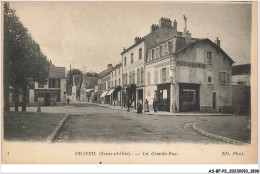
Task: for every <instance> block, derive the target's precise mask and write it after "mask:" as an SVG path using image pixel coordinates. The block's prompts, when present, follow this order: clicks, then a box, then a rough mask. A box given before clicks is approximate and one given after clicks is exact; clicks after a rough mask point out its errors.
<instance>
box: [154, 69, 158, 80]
mask: <svg viewBox="0 0 260 174" xmlns="http://www.w3.org/2000/svg"><path fill="white" fill-rule="evenodd" d="M154 83H158V70H155V71H154Z"/></svg>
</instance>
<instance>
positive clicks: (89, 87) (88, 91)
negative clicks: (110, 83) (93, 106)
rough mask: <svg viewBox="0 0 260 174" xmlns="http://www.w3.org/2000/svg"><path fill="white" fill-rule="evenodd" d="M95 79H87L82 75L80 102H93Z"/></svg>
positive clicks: (87, 77)
mask: <svg viewBox="0 0 260 174" xmlns="http://www.w3.org/2000/svg"><path fill="white" fill-rule="evenodd" d="M97 79H98V78H97V77H89V76H87V75H86V74H84V75H82V83H81V87H80V101H84V102H94V101H93V100H94V96H93V94H92V92H94V89H95V85H96V84H97Z"/></svg>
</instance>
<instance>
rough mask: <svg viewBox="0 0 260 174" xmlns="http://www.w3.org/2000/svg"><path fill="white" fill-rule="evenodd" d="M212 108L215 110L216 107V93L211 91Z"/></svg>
mask: <svg viewBox="0 0 260 174" xmlns="http://www.w3.org/2000/svg"><path fill="white" fill-rule="evenodd" d="M212 109H213V110H215V111H216V109H217V93H216V92H212Z"/></svg>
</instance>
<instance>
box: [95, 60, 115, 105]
mask: <svg viewBox="0 0 260 174" xmlns="http://www.w3.org/2000/svg"><path fill="white" fill-rule="evenodd" d="M112 71H113V65H112V64H108V65H107V69H106V70H104V71H102V72H101V73H99V74H98V83H97V86H98V92H97V93H96V95H97V103H102V104H110V93H109V91H110V73H111V72H112ZM108 93H109V94H108Z"/></svg>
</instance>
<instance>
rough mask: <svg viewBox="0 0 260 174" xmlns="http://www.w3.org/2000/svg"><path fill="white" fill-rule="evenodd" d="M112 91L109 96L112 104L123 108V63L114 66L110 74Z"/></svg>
mask: <svg viewBox="0 0 260 174" xmlns="http://www.w3.org/2000/svg"><path fill="white" fill-rule="evenodd" d="M110 83H111V84H110V91H109V93H108V94H107V95H110V104H111V105H116V106H121V100H122V96H121V94H122V63H119V64H117V65H116V66H114V68H113V70H112V71H111V72H110Z"/></svg>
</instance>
